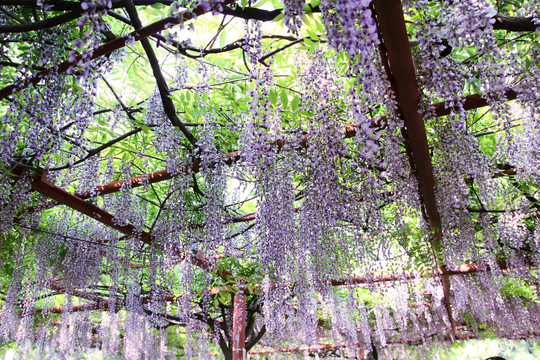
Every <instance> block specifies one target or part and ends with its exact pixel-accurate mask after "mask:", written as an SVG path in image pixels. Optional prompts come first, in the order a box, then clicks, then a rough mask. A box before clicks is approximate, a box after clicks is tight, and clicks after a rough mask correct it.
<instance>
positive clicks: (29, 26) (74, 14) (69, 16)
mask: <svg viewBox="0 0 540 360" xmlns="http://www.w3.org/2000/svg"><path fill="white" fill-rule="evenodd" d="M81 14H82V9H80V10H73V11H71V12H68V13H65V14H62V15H58V16H55V17H51V18H48V19H45V20H41V21H36V22H30V23H22V24H9V25H1V26H0V34H6V33H21V32H27V31H37V30H45V29H50V28H52V27H55V26H58V25H61V24H65V23H68V22H70V21H72V20H75V19H77V18H79V17H80V16H81Z"/></svg>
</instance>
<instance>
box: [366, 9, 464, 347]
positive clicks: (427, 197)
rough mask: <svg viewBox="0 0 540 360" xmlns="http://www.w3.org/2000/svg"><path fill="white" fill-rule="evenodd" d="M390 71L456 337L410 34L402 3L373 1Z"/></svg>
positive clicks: (448, 312)
mask: <svg viewBox="0 0 540 360" xmlns="http://www.w3.org/2000/svg"><path fill="white" fill-rule="evenodd" d="M373 4H374V6H375V13H376V15H377V20H378V21H379V30H380V31H381V33H382V37H383V41H384V45H385V48H386V52H387V54H388V60H389V62H390V70H391V71H392V74H393V80H394V83H395V92H396V97H397V98H398V100H399V106H400V109H401V113H402V115H403V120H404V122H405V127H406V134H407V136H408V138H409V141H410V147H411V152H412V159H413V161H414V165H415V167H416V174H417V176H418V183H419V185H420V192H421V199H422V202H423V205H424V208H425V212H426V216H427V220H428V221H429V225H430V227H431V231H432V239H431V247H432V249H433V251H434V255H435V260H436V262H437V265H438V267H439V272H440V273H441V285H442V288H443V293H444V306H445V308H446V312H447V314H448V320H449V322H450V328H451V333H452V335H453V336H454V337H456V336H457V332H456V322H455V319H454V316H453V312H452V306H451V304H450V295H451V293H450V279H449V277H448V276H446V273H447V268H446V265H445V264H444V259H443V256H442V249H443V246H442V244H443V233H442V226H441V216H440V214H439V209H438V208H437V201H436V199H435V178H434V176H433V165H432V163H431V155H430V151H429V145H428V140H427V134H426V128H425V124H424V118H423V115H422V114H421V108H420V91H419V89H418V84H417V82H416V73H415V70H414V65H413V59H412V54H411V47H410V45H409V38H408V35H407V28H406V25H405V18H404V15H403V8H402V4H401V0H374V1H373Z"/></svg>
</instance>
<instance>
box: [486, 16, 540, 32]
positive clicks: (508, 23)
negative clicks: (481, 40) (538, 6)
mask: <svg viewBox="0 0 540 360" xmlns="http://www.w3.org/2000/svg"><path fill="white" fill-rule="evenodd" d="M538 28H539V26H538V25H536V24H535V23H534V21H533V18H531V17H522V16H505V15H501V14H497V15H495V23H494V24H493V29H495V30H507V31H516V32H525V31H536V29H538Z"/></svg>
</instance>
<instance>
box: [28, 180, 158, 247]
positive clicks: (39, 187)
mask: <svg viewBox="0 0 540 360" xmlns="http://www.w3.org/2000/svg"><path fill="white" fill-rule="evenodd" d="M32 189H33V190H35V191H37V192H39V193H40V194H42V195H43V196H46V197H48V198H51V199H53V200H55V201H57V202H58V203H59V204H62V205H66V206H67V207H69V208H71V209H73V210H75V211H77V212H79V213H81V214H84V215H86V216H88V217H91V218H92V219H94V220H97V221H99V222H100V223H102V224H104V225H106V226H108V227H111V228H113V229H115V230H118V231H120V232H121V233H122V234H124V235H128V236H132V235H140V239H141V241H143V242H145V243H147V244H150V242H151V240H150V236H149V235H150V234H149V233H148V232H145V231H140V232H139V231H137V229H136V228H135V227H134V226H133V225H131V224H126V225H121V224H119V223H118V221H116V220H115V218H114V216H113V215H112V214H110V213H109V212H107V211H105V210H103V209H101V208H99V207H97V206H96V205H94V204H91V203H89V202H86V201H84V200H83V199H81V198H79V197H77V196H75V195H73V194H71V193H69V192H67V191H65V190H64V189H62V188H59V187H58V186H55V185H52V184H49V183H46V182H44V181H43V180H41V179H34V181H32Z"/></svg>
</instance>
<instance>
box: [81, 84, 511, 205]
mask: <svg viewBox="0 0 540 360" xmlns="http://www.w3.org/2000/svg"><path fill="white" fill-rule="evenodd" d="M505 96H506V99H507V100H514V99H516V97H517V93H516V92H515V91H514V90H508V91H506V92H505ZM461 103H462V106H463V108H464V109H465V110H473V109H478V108H481V107H484V106H488V102H487V99H485V98H483V97H481V96H480V95H478V94H472V95H468V96H465V97H464V98H463V99H462V101H461ZM451 104H453V102H452V103H451V102H448V101H443V102H438V103H435V104H433V107H434V109H435V115H436V116H437V117H441V116H445V115H449V114H450V113H451V112H452V111H457V110H459V109H460V107H459V106H451ZM385 120H386V117H382V118H380V119H378V120H373V119H372V120H371V121H372V124H371V127H374V128H375V127H380V126H382V123H384V121H385ZM357 129H358V126H356V125H353V124H348V125H345V126H344V127H343V129H342V131H343V133H344V138H345V139H350V138H353V137H355V136H356V131H357ZM309 139H310V136H309V135H307V134H306V135H303V138H302V140H301V141H300V142H299V145H300V146H301V147H307V145H308V140H309ZM286 144H287V143H286V142H285V141H284V140H280V141H277V142H276V146H277V148H278V150H280V149H281V148H283V147H284V146H285V145H286ZM225 157H226V158H225V164H227V165H233V164H235V163H236V162H237V161H239V160H240V156H239V155H238V151H234V152H231V153H229V154H227V155H225ZM200 166H201V164H200V163H199V162H193V163H192V164H190V165H185V166H184V167H183V168H182V169H178V170H177V172H176V173H170V172H168V171H167V170H158V171H155V172H151V173H148V174H145V175H139V176H134V177H132V178H129V179H126V180H118V181H114V182H111V183H108V184H104V185H99V186H97V188H96V189H95V191H94V192H88V191H87V192H77V193H75V194H76V195H77V196H78V197H80V198H82V199H87V198H90V197H92V196H93V194H97V196H102V195H107V194H112V193H115V192H118V191H120V189H121V188H122V186H124V183H125V182H126V181H127V182H129V186H130V187H131V188H136V187H140V186H143V185H144V184H145V183H146V182H148V183H150V184H154V183H157V182H160V181H165V180H170V179H172V178H173V177H175V176H177V175H178V174H182V173H194V174H196V173H198V172H199V171H200Z"/></svg>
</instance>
